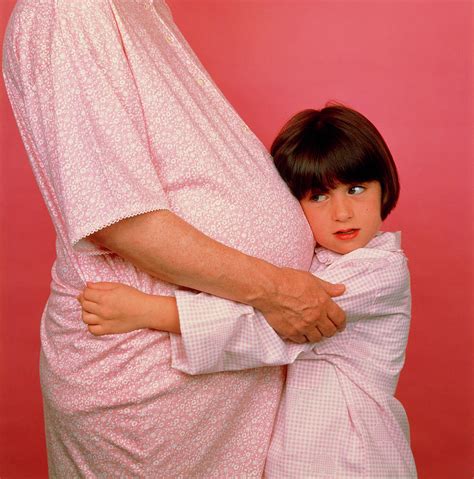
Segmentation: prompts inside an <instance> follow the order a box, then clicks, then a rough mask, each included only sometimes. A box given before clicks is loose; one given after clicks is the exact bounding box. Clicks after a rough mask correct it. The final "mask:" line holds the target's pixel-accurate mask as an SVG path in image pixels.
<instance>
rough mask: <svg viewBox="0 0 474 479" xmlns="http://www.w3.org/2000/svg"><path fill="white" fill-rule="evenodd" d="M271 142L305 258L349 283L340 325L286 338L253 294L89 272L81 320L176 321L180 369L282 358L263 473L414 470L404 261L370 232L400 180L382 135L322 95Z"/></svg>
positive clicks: (154, 324) (399, 473) (395, 238)
mask: <svg viewBox="0 0 474 479" xmlns="http://www.w3.org/2000/svg"><path fill="white" fill-rule="evenodd" d="M271 153H272V155H273V157H274V160H275V165H276V167H277V169H278V171H279V172H280V175H281V176H282V178H283V179H284V180H285V181H286V183H287V184H288V186H289V188H290V190H291V191H292V193H293V194H294V195H295V196H296V197H297V198H298V199H299V201H300V203H301V206H302V208H303V211H304V213H305V215H306V218H307V220H308V222H309V224H310V226H311V229H312V231H313V234H314V238H315V241H316V243H317V248H316V250H315V255H314V260H313V264H312V267H311V272H312V273H313V274H315V275H316V276H318V277H319V278H322V279H324V280H326V281H329V282H332V283H344V284H345V286H346V292H345V294H344V295H343V296H341V297H339V298H336V301H337V302H338V304H339V305H340V306H341V307H342V308H343V309H344V311H345V312H346V314H347V320H348V326H347V328H346V330H345V331H343V332H341V333H338V334H337V335H336V336H334V337H332V338H329V339H324V340H322V341H321V342H319V343H316V344H309V343H308V344H302V345H300V344H294V343H289V342H287V341H284V340H283V339H281V338H280V337H279V336H278V335H277V334H276V333H275V331H274V330H273V329H272V328H271V327H270V326H269V325H268V323H267V322H266V321H265V318H264V317H263V316H262V315H261V314H260V313H259V312H258V311H255V310H254V309H252V308H251V307H250V306H246V305H242V304H238V303H233V302H231V301H228V300H224V299H221V298H213V299H212V301H211V302H209V299H210V297H209V295H206V294H204V293H196V292H192V291H177V293H176V297H175V298H170V297H159V296H151V295H146V294H144V293H141V292H140V291H138V290H135V289H133V288H130V287H128V286H125V285H120V284H114V283H95V284H89V285H88V288H87V289H86V290H85V291H84V293H83V295H81V296H80V297H79V300H80V301H81V303H82V306H83V311H84V313H83V319H84V322H85V323H86V324H88V327H89V330H90V331H91V332H92V333H93V334H96V335H103V334H113V333H123V332H128V331H132V330H134V329H139V328H152V329H158V330H163V331H169V332H173V333H181V334H180V335H178V334H172V335H171V349H172V364H173V367H175V368H177V369H180V370H181V371H183V372H186V373H189V374H202V373H211V372H217V371H229V370H236V369H246V368H254V367H259V366H268V365H280V364H289V367H288V373H287V380H286V387H285V391H284V393H283V396H282V401H281V404H280V408H279V412H278V416H277V418H276V422H275V428H274V432H273V437H272V442H271V446H270V450H269V452H268V458H267V463H266V468H265V476H266V477H269V478H330V479H340V478H351V479H353V478H374V479H381V478H412V477H416V469H415V464H414V461H413V456H412V453H411V450H410V445H409V429H408V422H407V419H406V415H405V411H404V409H403V407H402V405H401V404H400V403H399V402H398V401H397V399H395V397H394V392H395V388H396V385H397V382H398V376H399V373H400V371H401V368H402V366H403V362H404V356H405V347H406V342H407V337H408V329H409V321H410V302H411V299H410V285H409V273H408V269H407V261H406V258H405V256H404V254H403V252H402V250H401V249H400V235H399V233H380V232H379V228H380V226H381V223H382V221H383V220H384V219H385V218H386V217H387V215H388V214H389V213H390V212H391V210H392V209H393V208H394V206H395V204H396V202H397V199H398V194H399V184H398V176H397V171H396V168H395V164H394V162H393V159H392V156H391V154H390V152H389V150H388V147H387V146H386V144H385V142H384V140H383V138H382V137H381V135H380V134H379V132H378V131H377V130H376V128H375V127H374V126H373V125H372V123H370V122H369V121H368V120H367V119H366V118H365V117H363V116H362V115H361V114H359V113H357V112H355V111H353V110H351V109H349V108H346V107H342V106H328V107H326V108H323V109H322V110H320V111H317V110H306V111H303V112H301V113H299V114H297V115H296V116H294V117H293V118H292V119H291V120H290V121H289V122H288V123H287V124H286V125H285V126H284V127H283V129H282V131H281V132H280V134H279V135H278V137H277V138H276V139H275V141H274V143H273V145H272V149H271ZM178 313H179V314H178ZM197 322H198V324H196V323H197ZM190 325H192V327H190Z"/></svg>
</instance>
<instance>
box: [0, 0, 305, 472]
mask: <svg viewBox="0 0 474 479" xmlns="http://www.w3.org/2000/svg"><path fill="white" fill-rule="evenodd" d="M3 61H4V76H5V84H6V87H7V91H8V95H9V98H10V100H11V103H12V107H13V111H14V113H15V116H16V119H17V122H18V126H19V129H20V132H21V134H22V137H23V141H24V144H25V148H26V150H27V152H28V156H29V159H30V161H31V165H32V168H33V172H34V174H35V177H36V179H37V182H38V185H39V188H40V189H41V193H42V195H43V197H44V200H45V203H46V205H47V207H48V210H49V212H50V215H51V218H52V221H53V223H54V227H55V230H56V234H57V242H56V252H57V258H56V261H55V263H54V265H53V267H52V272H51V274H52V282H51V294H50V296H49V298H48V302H47V305H46V307H45V310H44V314H43V318H42V321H41V371H40V372H41V384H42V390H43V398H44V413H45V424H46V439H47V446H48V461H49V471H50V476H51V477H54V478H56V477H57V478H67V479H69V478H75V477H84V478H112V477H123V478H137V477H140V478H175V477H176V478H177V477H182V478H206V479H207V478H211V477H216V478H219V479H222V478H227V477H259V476H261V474H262V471H263V466H264V462H265V457H266V452H267V449H268V445H269V441H270V435H271V431H272V427H273V422H274V419H275V415H276V412H277V408H278V403H279V400H280V394H281V390H282V385H283V369H282V368H278V367H274V368H260V369H254V370H246V371H238V372H223V373H219V374H213V375H207V376H189V375H186V374H183V373H182V372H180V371H177V370H176V369H172V368H171V364H170V363H171V360H170V340H169V335H168V334H167V333H160V332H157V331H151V330H141V331H135V332H133V333H130V334H123V335H111V336H103V337H101V338H96V337H94V336H92V335H91V334H90V333H89V332H88V331H87V328H86V326H85V325H84V323H83V322H82V321H81V308H80V305H79V303H78V301H77V300H76V296H77V295H78V293H79V292H80V291H82V289H83V288H84V286H85V281H88V280H89V281H115V282H121V283H126V284H129V285H131V286H134V287H136V288H138V289H140V290H141V291H144V292H147V293H150V294H168V295H169V294H173V291H174V289H175V288H174V287H173V286H171V285H170V284H167V283H163V282H160V281H157V280H156V279H154V278H152V277H151V276H149V275H148V274H146V273H144V272H143V271H140V270H138V269H137V268H135V267H134V266H133V265H132V264H130V263H128V262H127V261H124V260H123V259H122V258H120V257H119V256H117V255H115V254H107V252H106V251H103V250H100V249H97V248H96V247H95V246H94V245H93V244H92V243H90V242H88V241H87V239H86V238H87V236H88V235H90V234H92V233H94V232H95V231H98V230H100V229H102V228H104V227H106V226H107V225H110V224H112V223H115V222H117V221H119V220H121V219H123V218H128V217H130V216H134V215H139V214H142V213H146V212H150V211H154V210H159V209H170V210H172V211H173V212H175V213H176V214H177V215H179V216H181V217H182V218H184V219H185V220H186V221H188V222H189V223H191V224H192V225H194V226H195V227H196V228H198V229H199V230H201V231H203V232H204V233H206V234H207V235H209V236H211V237H213V238H215V239H216V240H218V241H221V242H223V243H225V244H227V245H229V246H232V247H234V248H237V249H239V250H241V251H244V252H245V253H248V254H250V255H254V256H258V257H260V258H263V259H265V260H267V261H270V262H272V263H275V264H277V265H281V266H283V265H285V266H289V267H294V268H300V269H308V268H309V266H310V264H311V258H312V254H311V253H312V245H313V239H312V236H311V231H310V229H309V227H308V225H307V223H306V221H305V218H304V215H303V213H302V212H301V208H300V206H299V204H298V202H297V201H296V200H295V199H294V198H293V197H292V196H291V194H290V193H289V191H288V189H287V188H286V185H285V184H284V183H283V181H282V180H281V178H280V177H279V176H278V174H277V172H276V170H275V168H274V166H273V162H272V160H271V157H270V155H269V154H268V152H267V151H266V150H265V148H264V146H263V145H262V144H261V142H260V141H259V140H258V139H257V138H256V137H255V135H253V134H252V132H251V131H250V130H249V129H248V127H247V126H246V125H245V123H244V122H243V121H242V120H241V118H240V117H239V116H238V115H237V114H236V112H235V111H234V109H233V108H232V107H231V105H230V104H229V103H228V102H227V101H226V99H225V98H224V97H223V95H222V94H221V93H220V91H219V90H218V88H217V87H216V85H215V84H214V83H213V82H212V80H211V79H210V78H209V76H208V74H207V73H206V71H205V70H204V68H203V66H202V65H201V64H200V63H199V61H198V59H197V58H196V56H195V55H194V53H193V52H192V51H191V49H190V47H189V45H188V44H187V43H186V41H185V40H184V38H183V37H182V35H181V34H180V32H179V31H178V29H177V27H176V25H175V24H174V23H173V21H172V18H171V13H170V11H169V10H168V8H167V6H166V4H165V3H164V2H163V1H161V0H156V1H155V2H153V1H152V0H19V1H18V2H17V4H16V6H15V10H14V12H13V15H12V17H11V19H10V23H9V25H8V29H7V33H6V37H5V43H4V57H3ZM157 234H167V232H166V231H160V232H157ZM32 245H34V241H33V239H32ZM183 254H187V252H183ZM206 314H207V313H206Z"/></svg>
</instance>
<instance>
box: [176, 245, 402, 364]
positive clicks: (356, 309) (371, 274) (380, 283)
mask: <svg viewBox="0 0 474 479" xmlns="http://www.w3.org/2000/svg"><path fill="white" fill-rule="evenodd" d="M384 253H386V254H382V256H381V257H376V258H348V259H347V260H346V261H341V262H339V263H338V264H334V265H331V266H330V267H328V268H327V269H325V270H324V271H322V272H320V273H319V274H318V277H320V278H321V279H324V280H326V281H330V282H333V283H344V284H345V286H346V292H345V293H344V295H342V296H340V297H338V298H335V301H336V302H337V303H338V304H339V306H341V308H342V309H343V310H344V311H345V312H346V315H347V320H348V323H349V324H348V327H347V328H346V330H345V331H344V332H342V333H338V334H337V335H336V336H334V337H333V338H328V339H324V340H322V341H321V342H320V343H316V344H295V343H291V342H289V341H285V340H283V339H281V338H280V336H278V334H277V333H276V332H275V331H274V330H273V328H272V327H271V326H270V325H269V324H268V323H267V321H266V320H265V318H264V316H263V315H262V314H261V313H260V312H258V311H256V310H254V309H253V308H252V307H250V306H247V305H242V304H239V303H234V302H232V301H228V300H224V299H221V298H216V297H213V296H210V295H208V294H205V293H199V294H195V293H191V292H187V291H178V292H177V293H176V300H177V304H178V310H179V317H180V324H181V335H172V366H173V367H174V368H176V369H179V370H181V371H183V372H186V373H188V374H202V373H210V372H217V371H231V370H239V369H249V368H255V367H262V366H278V365H283V364H291V363H293V362H294V361H295V360H296V359H297V358H298V356H300V355H301V354H303V353H306V352H311V351H313V350H315V351H324V349H326V348H327V347H328V346H331V345H334V343H335V342H339V341H341V338H342V341H345V339H346V337H347V335H349V334H351V328H352V324H353V323H355V322H357V321H359V320H361V319H370V318H376V317H381V316H382V317H383V313H381V311H383V309H384V308H386V306H387V302H388V303H389V304H390V301H391V299H393V297H394V295H393V290H394V289H398V288H399V284H401V282H402V281H403V278H402V276H403V271H405V270H406V259H405V257H404V256H403V254H401V253H390V252H384ZM393 306H394V307H395V308H396V304H394V305H393ZM312 357H313V358H316V356H314V355H313V356H312ZM312 357H311V355H308V359H311V358H312ZM305 358H306V355H305Z"/></svg>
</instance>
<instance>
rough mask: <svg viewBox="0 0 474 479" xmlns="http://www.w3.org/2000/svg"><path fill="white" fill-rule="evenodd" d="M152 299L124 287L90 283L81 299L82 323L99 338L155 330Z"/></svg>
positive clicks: (119, 284) (115, 284) (133, 289)
mask: <svg viewBox="0 0 474 479" xmlns="http://www.w3.org/2000/svg"><path fill="white" fill-rule="evenodd" d="M152 298H153V297H152V296H151V295H149V294H145V293H142V292H141V291H138V290H137V289H135V288H132V287H131V286H126V285H125V284H121V283H87V287H86V289H84V291H83V292H82V293H81V294H80V295H79V296H78V297H77V299H78V300H79V302H80V303H81V306H82V320H83V321H84V323H86V324H87V328H88V330H89V331H90V332H91V333H92V334H94V335H95V336H102V335H104V334H119V333H129V332H130V331H135V330H137V329H143V328H149V327H151V326H152V318H153V300H152Z"/></svg>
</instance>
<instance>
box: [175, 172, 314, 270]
mask: <svg viewBox="0 0 474 479" xmlns="http://www.w3.org/2000/svg"><path fill="white" fill-rule="evenodd" d="M249 184H250V185H251V188H250V187H249V188H244V189H242V188H240V190H239V191H235V190H232V189H231V188H229V187H226V188H222V187H212V185H204V186H202V187H199V188H196V186H193V187H192V188H180V189H179V190H178V191H176V192H171V194H170V195H169V198H170V203H171V208H172V209H173V211H174V212H175V213H176V214H177V215H179V216H180V217H181V218H183V219H184V220H186V221H187V222H189V223H190V224H192V225H193V226H195V227H196V228H197V229H199V230H200V231H202V232H203V233H205V234H207V235H208V236H210V237H212V238H214V239H216V240H217V241H220V242H221V243H224V244H226V245H228V246H231V247H233V248H236V249H238V250H240V251H242V252H244V253H246V254H249V255H251V256H256V257H258V258H262V259H264V260H266V261H269V262H271V263H273V264H276V265H277V266H286V267H292V268H298V269H308V268H309V265H310V263H311V259H312V256H313V239H312V235H311V231H310V229H309V227H308V224H307V222H306V219H305V218H304V215H303V213H302V211H301V208H300V206H299V203H298V202H297V201H296V200H295V199H294V198H293V197H292V196H291V195H290V193H289V192H288V191H287V190H286V187H285V186H284V185H281V184H280V182H278V183H277V184H276V185H272V186H271V187H270V188H269V185H267V184H263V183H260V184H259V183H257V184H255V180H253V181H252V182H249ZM209 186H211V187H209Z"/></svg>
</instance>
